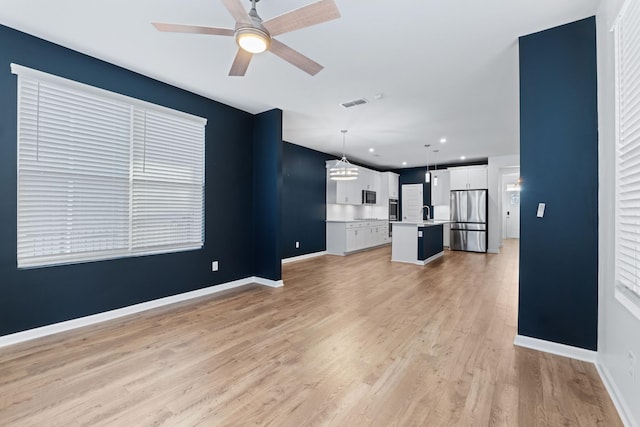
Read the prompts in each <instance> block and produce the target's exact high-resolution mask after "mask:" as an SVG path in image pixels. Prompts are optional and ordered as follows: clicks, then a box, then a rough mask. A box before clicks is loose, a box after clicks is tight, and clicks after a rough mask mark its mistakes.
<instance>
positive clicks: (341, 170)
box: [329, 129, 358, 181]
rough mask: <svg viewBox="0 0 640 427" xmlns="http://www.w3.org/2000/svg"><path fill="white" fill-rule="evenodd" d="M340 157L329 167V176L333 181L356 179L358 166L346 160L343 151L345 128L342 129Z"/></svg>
mask: <svg viewBox="0 0 640 427" xmlns="http://www.w3.org/2000/svg"><path fill="white" fill-rule="evenodd" d="M340 132H342V158H341V159H340V160H337V161H336V164H335V165H333V167H332V168H330V169H329V178H331V179H332V180H334V181H353V180H354V179H358V168H357V167H356V166H354V165H352V164H351V163H349V160H347V155H346V151H345V135H346V133H347V130H346V129H342V130H341V131H340Z"/></svg>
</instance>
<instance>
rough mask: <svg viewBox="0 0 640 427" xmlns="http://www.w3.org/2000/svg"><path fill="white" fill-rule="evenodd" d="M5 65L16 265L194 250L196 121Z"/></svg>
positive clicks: (200, 175) (200, 167)
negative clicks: (14, 163) (13, 127)
mask: <svg viewBox="0 0 640 427" xmlns="http://www.w3.org/2000/svg"><path fill="white" fill-rule="evenodd" d="M12 71H13V73H14V74H17V75H18V216H17V217H18V236H17V246H18V248H17V260H18V267H37V266H44V265H54V264H64V263H75V262H83V261H94V260H100V259H107V258H117V257H124V256H134V255H147V254H153V253H164V252H175V251H182V250H189V249H197V248H200V247H202V245H203V242H204V192H203V190H204V127H205V124H206V120H205V119H202V118H200V117H195V116H192V115H189V114H185V113H182V112H179V111H175V110H171V109H168V108H165V107H161V106H157V105H154V104H150V103H146V102H143V101H139V100H136V99H133V98H129V97H125V96H122V95H118V94H115V93H112V92H108V91H105V90H102V89H97V88H93V87H90V86H87V85H83V84H80V83H76V82H72V81H69V80H66V79H62V78H60V77H56V76H52V75H49V74H46V73H42V72H39V71H36V70H31V69H28V68H25V67H22V66H19V65H15V64H12Z"/></svg>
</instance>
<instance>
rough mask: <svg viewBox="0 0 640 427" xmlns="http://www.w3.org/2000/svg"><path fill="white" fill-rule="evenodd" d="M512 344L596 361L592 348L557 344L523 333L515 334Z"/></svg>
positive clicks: (584, 360) (577, 358)
mask: <svg viewBox="0 0 640 427" xmlns="http://www.w3.org/2000/svg"><path fill="white" fill-rule="evenodd" d="M513 344H515V345H517V346H518V347H526V348H530V349H532V350H538V351H543V352H545V353H551V354H555V355H558V356H563V357H569V358H571V359H576V360H582V361H583V362H590V363H595V362H596V352H595V351H593V350H585V349H584V348H579V347H573V346H570V345H566V344H559V343H556V342H552V341H545V340H541V339H538V338H531V337H525V336H524V335H516V339H515V340H514V341H513Z"/></svg>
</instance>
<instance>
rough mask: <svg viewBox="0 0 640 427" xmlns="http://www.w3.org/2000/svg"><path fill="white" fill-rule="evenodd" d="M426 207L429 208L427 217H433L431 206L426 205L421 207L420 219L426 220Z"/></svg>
mask: <svg viewBox="0 0 640 427" xmlns="http://www.w3.org/2000/svg"><path fill="white" fill-rule="evenodd" d="M424 208H427V219H430V218H431V206H429V205H424V206H423V207H421V208H420V219H421V220H423V221H424Z"/></svg>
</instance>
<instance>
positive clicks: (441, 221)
mask: <svg viewBox="0 0 640 427" xmlns="http://www.w3.org/2000/svg"><path fill="white" fill-rule="evenodd" d="M452 222H453V221H449V220H446V219H426V220H424V221H421V222H411V221H391V224H400V225H417V226H419V227H433V226H436V225H443V224H451V223H452Z"/></svg>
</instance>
